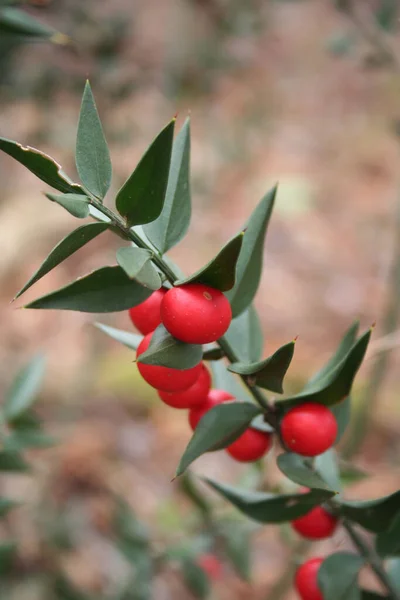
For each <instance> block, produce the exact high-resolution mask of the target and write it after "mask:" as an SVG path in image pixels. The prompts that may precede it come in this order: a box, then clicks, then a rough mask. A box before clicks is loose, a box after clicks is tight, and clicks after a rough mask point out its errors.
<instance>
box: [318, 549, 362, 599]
mask: <svg viewBox="0 0 400 600" xmlns="http://www.w3.org/2000/svg"><path fill="white" fill-rule="evenodd" d="M363 565H364V559H363V558H362V557H361V556H358V555H357V554H350V553H349V552H336V553H335V554H331V555H330V556H328V558H326V559H325V560H324V562H323V563H322V565H321V566H320V568H319V571H318V585H319V588H320V589H321V591H322V594H323V597H324V600H360V598H361V591H360V589H359V587H358V584H357V579H358V573H359V571H360V569H361V568H362V567H363Z"/></svg>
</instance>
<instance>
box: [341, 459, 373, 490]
mask: <svg viewBox="0 0 400 600" xmlns="http://www.w3.org/2000/svg"><path fill="white" fill-rule="evenodd" d="M339 470H340V479H341V480H342V484H343V485H344V486H346V485H351V484H352V483H356V482H357V481H362V480H363V479H365V478H366V477H369V475H368V473H366V472H365V471H363V470H362V469H360V468H359V467H356V466H355V465H352V464H351V463H349V462H347V461H345V460H343V459H339Z"/></svg>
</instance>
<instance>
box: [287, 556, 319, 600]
mask: <svg viewBox="0 0 400 600" xmlns="http://www.w3.org/2000/svg"><path fill="white" fill-rule="evenodd" d="M322 562H323V558H312V559H311V560H308V561H307V562H305V563H303V564H302V565H301V567H299V568H298V569H297V572H296V576H295V580H294V584H295V587H296V589H297V591H298V593H299V595H300V598H301V599H302V600H324V598H323V596H322V593H321V592H320V590H319V588H318V579H317V577H318V570H319V568H320V566H321V563H322Z"/></svg>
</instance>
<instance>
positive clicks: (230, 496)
mask: <svg viewBox="0 0 400 600" xmlns="http://www.w3.org/2000/svg"><path fill="white" fill-rule="evenodd" d="M205 482H206V483H208V485H210V486H211V487H212V488H213V489H214V490H215V491H216V492H218V493H219V494H221V496H223V497H224V498H225V499H226V500H228V502H230V503H231V504H233V506H235V507H236V508H237V509H238V510H240V512H242V513H243V514H245V515H246V516H247V517H249V518H250V519H253V520H254V521H258V522H260V523H285V522H286V521H293V519H297V518H298V517H302V516H303V515H305V514H307V513H308V512H309V511H310V510H311V509H312V508H313V507H314V506H318V505H320V504H322V503H323V502H326V500H328V499H329V498H331V497H332V496H333V495H334V492H329V491H328V490H319V489H314V490H311V491H310V492H308V493H307V494H284V495H277V494H269V493H265V492H250V491H248V490H241V489H237V488H234V487H232V486H230V485H226V484H223V483H219V482H216V481H212V480H211V479H205Z"/></svg>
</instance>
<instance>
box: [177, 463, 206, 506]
mask: <svg viewBox="0 0 400 600" xmlns="http://www.w3.org/2000/svg"><path fill="white" fill-rule="evenodd" d="M179 487H180V490H181V491H182V492H183V493H184V494H185V496H186V497H187V498H189V500H191V502H192V503H193V504H194V505H195V506H196V507H197V508H198V509H199V510H200V512H201V513H202V514H203V515H205V516H209V515H210V514H211V506H210V504H209V502H208V501H207V499H206V498H205V496H204V495H203V494H202V493H201V492H200V491H199V489H198V488H197V486H196V484H195V483H194V481H193V477H192V475H191V474H190V471H186V472H185V473H183V475H182V477H181V478H180V479H179Z"/></svg>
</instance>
